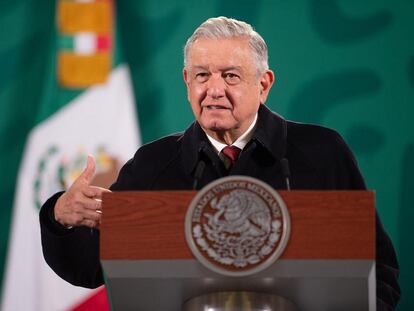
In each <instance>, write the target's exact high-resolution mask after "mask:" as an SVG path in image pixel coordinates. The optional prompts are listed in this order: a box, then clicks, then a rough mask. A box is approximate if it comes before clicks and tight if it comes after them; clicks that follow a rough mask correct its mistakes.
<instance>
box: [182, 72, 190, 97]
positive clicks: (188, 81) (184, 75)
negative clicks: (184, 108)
mask: <svg viewBox="0 0 414 311" xmlns="http://www.w3.org/2000/svg"><path fill="white" fill-rule="evenodd" d="M183 79H184V83H185V86H186V87H187V99H188V101H190V80H189V79H190V77H189V76H188V71H187V69H185V67H184V68H183Z"/></svg>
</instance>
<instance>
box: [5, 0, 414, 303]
mask: <svg viewBox="0 0 414 311" xmlns="http://www.w3.org/2000/svg"><path fill="white" fill-rule="evenodd" d="M54 12H55V7H54V4H51V2H50V1H34V0H15V1H2V2H1V3H0V68H1V74H0V105H1V114H0V148H1V150H2V152H1V154H0V171H1V172H2V174H3V179H2V182H1V189H0V191H1V192H0V195H1V205H0V236H1V237H2V238H1V239H0V267H2V266H3V264H4V258H5V257H4V256H5V254H6V247H7V236H8V229H9V222H10V217H11V211H12V204H13V195H14V186H15V181H16V176H17V172H18V166H19V163H20V159H21V153H22V150H23V147H24V143H25V140H26V138H27V137H26V135H27V133H28V131H29V130H30V129H31V128H32V127H33V126H34V125H35V124H36V123H37V122H39V120H41V119H42V98H41V97H42V94H43V92H42V90H43V89H44V88H45V87H46V85H48V84H50V83H55V82H54V81H55V80H54V79H55V76H54V74H53V72H54V71H53V70H51V68H53V66H54V57H55V56H54V51H55V32H54V30H53V29H54V25H55V21H54ZM413 13H414V2H412V1H410V0H400V1H394V2H389V1H385V0H380V1H370V2H367V1H357V0H351V1H345V0H307V1H281V0H278V1H272V0H256V1H236V0H227V1H222V0H210V1H205V0H201V1H200V0H199V1H188V0H187V1H183V0H176V1H168V0H151V1H150V0H142V1H134V0H118V1H117V4H116V14H117V18H118V33H119V36H120V38H121V42H123V46H122V49H123V51H124V55H125V57H126V59H127V62H128V63H129V65H130V66H131V72H132V77H133V83H134V89H135V94H136V102H137V107H138V111H139V119H140V125H141V133H142V138H143V141H144V142H148V141H151V140H153V139H156V138H158V137H161V136H163V135H167V134H169V133H171V132H176V131H181V130H183V129H184V128H185V127H186V126H187V125H188V124H189V123H190V122H191V121H192V119H193V116H192V113H191V109H190V106H189V104H188V103H187V99H186V90H185V87H184V83H183V82H182V54H183V53H182V49H183V46H184V43H185V41H186V39H187V38H188V36H190V35H191V33H192V31H193V30H194V29H195V28H196V27H197V26H198V25H199V24H200V23H201V22H203V21H204V20H205V19H207V18H209V17H212V16H219V15H225V16H229V17H234V18H238V19H242V20H245V21H247V22H249V23H251V24H252V25H253V26H254V27H255V29H256V30H257V31H258V32H259V33H260V34H262V36H263V37H264V38H265V40H266V41H267V43H268V46H269V55H270V60H269V61H270V67H271V68H272V69H273V70H274V71H275V74H276V84H275V86H274V87H273V89H272V92H271V95H270V97H269V99H268V102H267V105H268V106H269V107H270V108H271V109H272V110H274V111H277V112H279V113H280V114H282V115H283V116H285V117H286V118H288V119H292V120H295V121H301V122H311V123H317V124H321V125H324V126H328V127H331V128H334V129H336V130H338V131H339V132H340V133H341V134H342V135H343V136H344V138H345V140H346V141H347V142H348V143H349V144H350V146H351V148H352V150H353V151H354V153H355V155H356V157H357V159H358V161H359V165H360V167H361V170H362V172H363V174H364V176H365V178H366V182H367V185H368V187H369V188H370V189H375V190H376V200H377V208H378V211H379V213H380V215H381V218H382V221H383V223H384V226H385V228H386V230H387V231H388V232H389V234H390V236H391V237H392V240H393V242H394V245H395V247H396V249H397V252H398V257H399V261H400V265H401V285H402V290H403V299H402V302H401V304H400V307H399V310H411V309H412V307H413V306H414V303H412V302H411V301H410V297H413V296H414V287H413V286H410V281H411V279H413V278H414V268H412V266H411V262H414V250H413V247H412V246H414V245H413V243H412V242H410V233H411V232H410V230H409V228H410V227H411V219H413V217H414V210H413V208H412V206H413V205H414V199H413V198H412V197H411V191H413V190H414V181H413V176H414V164H413V160H414V123H413V122H412V121H411V119H412V116H413V115H414V106H413V105H412V101H413V98H414V40H412V38H413V35H412V29H414V19H413ZM62 94H64V95H62V96H63V97H64V96H74V95H76V91H69V90H67V91H65V92H63V93H62ZM63 102H66V100H64V99H62V100H61V101H59V100H58V101H57V102H55V103H54V104H55V105H56V109H58V108H59V106H60V105H61V103H63ZM177 111H179V113H177ZM0 271H1V269H0ZM1 275H2V274H1V273H0V276H1Z"/></svg>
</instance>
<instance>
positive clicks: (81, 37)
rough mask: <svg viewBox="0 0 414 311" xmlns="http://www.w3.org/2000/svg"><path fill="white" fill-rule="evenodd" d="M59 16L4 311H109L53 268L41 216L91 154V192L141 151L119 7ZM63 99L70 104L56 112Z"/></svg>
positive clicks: (103, 4)
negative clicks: (121, 57) (121, 55)
mask: <svg viewBox="0 0 414 311" xmlns="http://www.w3.org/2000/svg"><path fill="white" fill-rule="evenodd" d="M55 12H56V15H55V22H54V24H55V25H56V28H57V32H56V33H55V35H53V36H51V40H52V41H53V43H54V44H52V46H53V47H54V50H53V51H52V52H51V55H52V56H53V57H52V60H53V61H52V64H51V66H50V68H49V69H50V70H49V72H48V74H49V77H47V78H46V79H45V81H46V82H45V85H44V89H43V90H42V94H41V96H39V102H38V103H37V107H38V110H37V111H36V113H39V114H41V115H42V117H41V118H40V120H41V121H39V122H37V123H35V124H34V125H33V127H32V128H31V130H30V132H29V134H28V136H27V140H26V144H25V147H24V152H23V156H22V160H21V164H20V168H19V173H18V176H17V183H16V191H15V197H14V206H13V213H12V223H11V226H10V228H11V230H10V234H9V237H10V238H9V245H8V251H7V259H6V265H5V272H4V282H3V286H2V299H1V310H4V311H8V310H39V311H40V310H41V311H45V310H91V309H95V310H109V306H108V302H107V298H106V294H105V289H104V287H101V288H99V289H97V290H89V289H84V288H79V287H75V286H72V285H71V284H69V283H67V282H66V281H64V280H62V279H60V278H59V277H58V276H57V275H56V274H55V273H54V272H53V271H52V270H51V269H50V267H49V266H48V265H47V264H46V262H45V260H44V258H43V255H42V250H41V242H40V228H39V219H38V217H39V216H38V215H39V208H40V206H41V205H42V203H43V202H45V200H46V199H47V198H48V197H49V196H51V195H52V194H53V193H55V192H57V191H60V190H64V189H67V188H68V187H69V186H70V185H71V183H72V182H73V181H74V180H75V179H76V178H77V176H79V174H80V173H81V172H82V170H83V169H84V167H85V166H86V159H87V156H88V154H92V155H94V157H95V160H96V165H97V166H96V175H95V178H94V180H93V182H92V184H94V185H97V186H101V187H109V185H110V184H111V183H112V182H113V181H114V180H115V178H116V176H117V174H118V171H119V169H120V167H121V165H122V164H123V163H124V162H126V161H127V160H128V159H129V158H131V157H132V156H133V154H134V152H135V151H136V149H137V147H138V145H139V143H140V138H139V128H138V124H137V120H138V119H137V113H136V111H135V102H134V97H133V91H132V86H131V82H130V75H129V70H128V67H127V66H126V65H125V64H123V63H122V62H120V61H115V60H114V59H115V55H114V54H115V50H117V51H118V49H117V48H116V46H115V45H116V44H114V42H116V40H115V35H114V32H113V25H114V11H113V3H112V2H111V1H104V0H99V1H96V2H94V1H87V2H85V1H81V2H77V1H68V0H62V1H57V6H56V11H55ZM116 53H118V52H116ZM40 78H43V77H39V79H40ZM51 81H52V82H51ZM22 91H23V92H24V90H22ZM62 98H68V99H69V100H68V101H67V102H66V103H62V104H60V106H61V107H59V108H56V102H59V101H62Z"/></svg>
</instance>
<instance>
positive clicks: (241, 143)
mask: <svg viewBox="0 0 414 311" xmlns="http://www.w3.org/2000/svg"><path fill="white" fill-rule="evenodd" d="M256 123H257V113H256V115H255V116H254V120H253V122H252V124H250V126H249V128H248V129H247V130H246V131H245V132H244V133H243V134H242V135H241V136H240V137H239V138H237V139H236V141H235V142H234V143H233V144H231V146H235V147H237V148H239V149H241V150H243V148H244V147H245V146H246V145H247V143H248V142H249V141H250V139H251V138H252V136H253V133H254V130H255V127H256ZM206 136H207V138H208V140H209V141H210V143H211V144H212V145H213V147H214V149H215V150H216V152H217V153H218V154H219V153H220V152H221V151H222V150H223V148H224V147H227V145H226V144H223V143H222V142H220V141H218V140H217V139H214V138H213V137H211V136H210V135H208V134H207V133H206Z"/></svg>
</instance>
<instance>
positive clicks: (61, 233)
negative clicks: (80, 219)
mask: <svg viewBox="0 0 414 311" xmlns="http://www.w3.org/2000/svg"><path fill="white" fill-rule="evenodd" d="M62 193H63V192H59V193H56V194H55V195H54V196H52V197H51V198H50V199H49V200H47V201H46V202H45V204H43V206H42V208H41V210H40V215H39V219H40V230H41V240H42V250H43V256H44V258H45V260H46V262H47V264H48V265H49V266H50V267H51V268H52V269H53V271H55V273H56V274H57V275H59V276H60V277H61V278H62V279H64V280H66V281H67V282H69V283H71V284H73V285H76V286H82V287H88V288H96V287H98V286H100V285H102V284H103V283H104V280H103V274H102V267H101V264H100V261H99V231H98V230H94V229H90V228H87V227H75V228H72V229H67V228H65V227H64V226H62V225H61V224H59V223H58V222H56V221H55V219H54V206H55V204H56V201H57V200H58V198H59V197H60V196H61V195H62Z"/></svg>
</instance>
